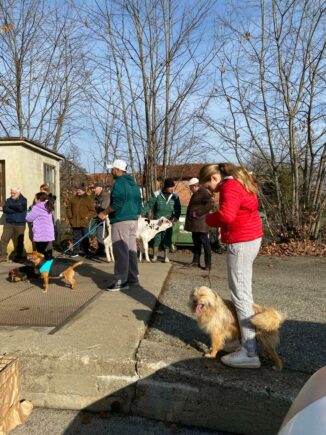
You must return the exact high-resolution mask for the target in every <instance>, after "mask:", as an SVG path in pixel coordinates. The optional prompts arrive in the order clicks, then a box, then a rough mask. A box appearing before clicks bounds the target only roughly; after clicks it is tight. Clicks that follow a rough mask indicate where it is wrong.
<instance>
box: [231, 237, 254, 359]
mask: <svg viewBox="0 0 326 435" xmlns="http://www.w3.org/2000/svg"><path fill="white" fill-rule="evenodd" d="M260 245H261V238H259V239H256V240H251V241H250V242H240V243H231V244H229V245H228V247H227V267H228V278H229V287H230V289H231V295H232V301H233V303H234V305H235V308H236V311H237V316H238V320H239V325H240V331H241V344H242V346H243V347H244V348H245V349H246V350H247V352H248V355H255V354H256V330H255V327H254V326H253V325H252V324H251V322H250V319H251V317H252V316H253V315H254V310H253V307H252V304H253V297H252V267H253V262H254V260H255V258H256V257H257V255H258V252H259V249H260Z"/></svg>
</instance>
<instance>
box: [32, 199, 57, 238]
mask: <svg viewBox="0 0 326 435" xmlns="http://www.w3.org/2000/svg"><path fill="white" fill-rule="evenodd" d="M45 204H46V201H44V202H39V203H38V204H35V205H33V207H32V210H31V211H30V212H29V213H28V214H27V216H26V221H27V222H33V241H34V242H52V241H53V240H54V239H55V237H54V225H53V216H52V213H49V212H48V210H47V209H46V208H45Z"/></svg>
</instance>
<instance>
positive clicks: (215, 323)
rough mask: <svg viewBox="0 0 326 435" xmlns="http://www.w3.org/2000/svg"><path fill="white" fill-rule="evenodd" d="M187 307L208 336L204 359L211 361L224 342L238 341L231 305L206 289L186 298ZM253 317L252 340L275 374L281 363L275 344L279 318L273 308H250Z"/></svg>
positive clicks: (200, 289)
mask: <svg viewBox="0 0 326 435" xmlns="http://www.w3.org/2000/svg"><path fill="white" fill-rule="evenodd" d="M189 305H190V307H191V310H192V312H193V314H194V315H195V317H196V319H197V323H198V326H199V327H200V328H201V329H202V330H203V331H204V332H206V334H208V335H209V336H210V339H211V351H210V352H209V353H207V354H205V356H206V357H207V358H215V357H216V354H217V352H218V351H219V350H221V349H222V348H223V346H224V344H225V342H226V341H227V340H232V339H235V338H238V339H240V337H241V334H240V328H239V322H238V318H237V314H236V310H235V307H234V305H233V302H231V301H229V300H227V299H222V298H221V297H220V296H219V295H218V294H217V293H216V292H215V291H213V290H211V289H210V288H208V287H199V288H196V289H194V290H193V292H192V293H191V295H190V301H189ZM253 309H254V312H255V313H256V314H255V315H254V316H253V317H252V319H251V323H252V324H253V325H254V326H255V328H256V338H257V340H258V341H259V342H260V343H261V345H262V347H263V352H264V356H265V357H266V358H269V359H271V360H272V361H273V362H274V364H275V368H276V369H277V370H282V361H281V359H280V357H279V355H278V353H277V351H276V347H277V345H278V344H279V328H280V326H281V324H282V322H283V320H284V319H283V317H282V316H281V314H280V313H278V312H277V311H276V310H274V309H273V308H267V307H261V306H260V305H256V304H253Z"/></svg>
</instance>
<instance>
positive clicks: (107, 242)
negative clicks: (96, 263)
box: [103, 216, 114, 263]
mask: <svg viewBox="0 0 326 435" xmlns="http://www.w3.org/2000/svg"><path fill="white" fill-rule="evenodd" d="M103 242H104V249H105V254H106V259H107V260H108V263H111V261H112V262H113V263H114V256H113V248H112V238H111V224H110V219H109V217H108V216H106V217H105V219H104V220H103Z"/></svg>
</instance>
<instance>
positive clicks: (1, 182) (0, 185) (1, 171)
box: [0, 160, 6, 207]
mask: <svg viewBox="0 0 326 435" xmlns="http://www.w3.org/2000/svg"><path fill="white" fill-rule="evenodd" d="M5 168H6V166H5V161H4V160H0V207H2V206H3V204H4V203H5V201H6V177H5V175H6V173H5Z"/></svg>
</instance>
